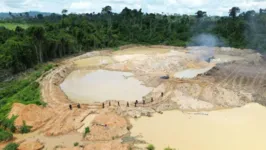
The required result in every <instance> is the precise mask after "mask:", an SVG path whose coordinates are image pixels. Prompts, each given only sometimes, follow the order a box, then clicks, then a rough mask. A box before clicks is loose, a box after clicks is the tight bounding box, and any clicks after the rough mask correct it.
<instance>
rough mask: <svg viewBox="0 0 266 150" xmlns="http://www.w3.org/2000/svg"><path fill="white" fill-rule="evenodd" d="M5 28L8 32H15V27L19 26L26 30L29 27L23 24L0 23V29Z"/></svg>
mask: <svg viewBox="0 0 266 150" xmlns="http://www.w3.org/2000/svg"><path fill="white" fill-rule="evenodd" d="M1 26H2V27H5V28H7V29H9V30H15V29H16V27H17V26H20V27H21V28H23V29H27V28H28V27H29V26H31V25H29V24H23V23H0V27H1Z"/></svg>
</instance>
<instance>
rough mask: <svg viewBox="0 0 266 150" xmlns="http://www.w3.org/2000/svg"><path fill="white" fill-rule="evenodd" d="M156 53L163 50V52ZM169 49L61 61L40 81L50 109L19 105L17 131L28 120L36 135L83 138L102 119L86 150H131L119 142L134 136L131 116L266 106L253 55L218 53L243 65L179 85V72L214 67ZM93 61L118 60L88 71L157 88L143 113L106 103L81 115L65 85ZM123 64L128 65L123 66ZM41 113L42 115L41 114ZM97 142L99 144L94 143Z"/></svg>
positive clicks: (232, 65) (85, 106) (260, 69)
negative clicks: (124, 75) (122, 75)
mask: <svg viewBox="0 0 266 150" xmlns="http://www.w3.org/2000/svg"><path fill="white" fill-rule="evenodd" d="M154 47H157V48H161V47H162V46H153V48H154ZM125 48H127V47H125ZM163 48H164V49H167V48H168V49H170V48H171V49H175V51H173V52H171V53H168V51H166V50H162V51H160V53H158V54H155V55H154V53H149V52H148V53H147V52H143V53H141V52H139V53H141V54H139V55H136V56H137V57H135V56H134V57H131V56H129V55H131V54H132V51H130V50H128V52H127V51H118V52H115V53H114V54H112V53H111V51H101V52H91V53H87V54H84V55H82V56H78V57H75V58H70V59H67V60H63V61H60V62H59V66H58V67H57V68H55V69H54V70H52V71H51V72H50V73H49V74H47V75H46V76H44V77H43V78H42V79H41V81H40V82H41V92H42V99H43V101H44V102H46V103H47V106H46V107H45V108H40V107H38V106H32V105H28V106H24V105H20V104H15V105H14V106H13V109H12V111H11V114H18V115H19V118H18V119H17V120H16V125H18V126H20V125H21V124H22V121H23V120H25V121H26V122H27V123H28V125H31V126H33V129H34V130H37V131H38V132H41V133H43V134H44V135H47V136H58V135H64V134H68V133H70V132H73V131H74V132H77V130H78V129H80V128H81V127H82V126H83V124H84V123H83V122H82V121H83V120H84V119H86V117H87V116H88V115H90V114H96V117H95V118H94V120H93V121H92V124H94V126H91V134H90V135H88V136H86V137H85V139H84V140H85V141H87V143H86V146H85V148H84V149H86V148H87V149H102V148H101V147H102V146H103V145H105V146H104V147H109V148H110V149H113V150H117V149H127V148H128V147H129V146H130V144H132V143H128V144H121V143H120V142H118V141H119V139H121V138H122V137H124V136H127V135H129V134H130V132H129V131H128V129H129V128H130V123H129V122H128V120H127V117H126V116H131V117H140V116H143V115H146V116H150V115H151V114H152V113H155V112H161V111H164V110H171V109H180V110H186V111H201V110H215V109H221V108H231V107H238V106H243V105H244V104H246V103H249V102H254V101H255V102H259V103H261V104H265V105H266V101H265V100H264V99H265V97H266V93H265V88H266V86H265V85H266V81H265V79H264V76H265V74H266V71H265V69H266V67H265V65H263V64H261V61H262V60H260V57H259V56H256V55H255V54H254V53H252V52H250V51H249V50H243V51H242V52H239V50H236V49H229V48H221V49H219V48H216V49H215V51H216V53H217V54H223V55H224V54H226V55H230V56H235V55H237V56H239V57H241V58H243V59H238V60H237V61H235V60H232V61H231V60H230V61H229V62H226V63H221V64H219V65H217V66H216V67H215V68H213V69H211V70H210V71H208V72H206V73H205V74H203V75H200V76H198V77H196V78H194V79H176V78H172V75H173V74H174V73H175V72H177V71H180V70H182V69H186V68H201V67H205V66H208V65H209V64H208V63H206V62H198V60H196V59H195V57H194V56H193V55H189V56H187V55H188V54H187V50H186V49H184V48H174V47H165V46H163ZM141 49H145V51H147V50H146V49H147V48H145V47H141ZM121 55H122V56H123V55H127V56H126V59H124V58H122V57H121ZM93 56H107V57H112V59H113V60H115V61H114V62H113V61H108V62H103V63H102V62H100V64H98V63H96V64H95V65H93V66H88V67H85V68H86V69H95V68H96V69H97V68H102V69H110V70H119V71H131V72H134V73H135V76H136V78H138V79H139V80H141V81H143V83H144V84H145V85H147V86H151V87H153V88H154V89H153V91H152V92H151V93H150V94H148V95H147V96H146V97H145V98H146V99H147V100H146V105H145V106H143V105H139V107H137V108H134V107H133V106H134V104H133V103H131V104H130V106H131V107H130V108H126V107H125V105H124V106H122V107H116V106H112V107H109V108H107V109H102V108H101V107H102V105H101V103H93V104H82V105H81V109H78V108H77V106H76V104H75V103H73V102H71V101H70V100H69V99H68V98H67V97H66V96H65V94H64V92H63V91H62V90H61V89H60V87H59V85H60V84H61V83H62V82H63V81H64V79H65V77H66V76H67V75H68V74H69V73H70V72H71V71H73V70H74V69H82V68H84V66H80V67H77V65H75V61H76V60H80V59H84V58H90V57H93ZM116 56H119V57H116ZM177 58H178V59H177ZM254 58H256V59H254ZM118 59H123V60H121V61H119V60H118ZM108 60H109V58H108ZM226 61H228V60H226ZM227 63H228V64H227ZM165 74H170V75H171V78H170V80H162V79H159V76H160V75H165ZM161 92H164V93H165V94H164V97H161V96H160V94H161ZM151 97H153V98H154V102H150V101H149V100H150V98H151ZM69 104H72V105H73V106H74V107H73V110H72V111H71V110H69V108H68V105H69ZM39 111H41V112H42V114H38V113H37V112H39ZM11 114H10V115H11ZM36 114H37V115H36ZM117 114H118V115H117ZM33 118H34V119H33ZM109 118H113V120H109ZM95 124H98V125H95ZM105 124H107V125H108V127H109V129H108V130H107V129H105V128H104V127H103V126H101V125H105ZM17 141H19V139H18V140H17ZM91 141H94V143H93V144H92V143H90V142H91ZM96 141H97V142H96ZM41 142H44V145H45V144H49V143H45V141H41ZM69 142H73V141H69ZM75 142H76V141H75ZM107 149H108V148H107Z"/></svg>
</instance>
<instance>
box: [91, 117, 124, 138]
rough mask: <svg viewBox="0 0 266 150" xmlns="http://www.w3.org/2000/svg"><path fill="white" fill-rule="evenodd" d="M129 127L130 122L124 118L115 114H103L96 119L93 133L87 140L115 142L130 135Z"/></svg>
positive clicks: (92, 127) (92, 128)
mask: <svg viewBox="0 0 266 150" xmlns="http://www.w3.org/2000/svg"><path fill="white" fill-rule="evenodd" d="M105 125H106V126H105ZM127 126H128V122H127V120H126V119H125V118H124V117H121V116H119V115H117V114H115V113H101V114H99V115H97V116H96V117H95V118H94V120H93V122H92V126H91V128H90V130H91V132H90V134H88V135H87V136H86V139H87V140H90V141H107V140H113V139H115V138H119V137H121V136H122V135H125V134H126V133H128V130H127Z"/></svg>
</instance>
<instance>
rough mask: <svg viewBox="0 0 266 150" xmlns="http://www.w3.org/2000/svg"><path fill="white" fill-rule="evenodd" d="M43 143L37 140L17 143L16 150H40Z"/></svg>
mask: <svg viewBox="0 0 266 150" xmlns="http://www.w3.org/2000/svg"><path fill="white" fill-rule="evenodd" d="M43 148H44V145H43V144H42V143H40V142H39V141H27V142H23V143H21V144H20V145H19V147H18V150H41V149H43Z"/></svg>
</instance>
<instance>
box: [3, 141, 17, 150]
mask: <svg viewBox="0 0 266 150" xmlns="http://www.w3.org/2000/svg"><path fill="white" fill-rule="evenodd" d="M18 146H19V145H18V144H17V143H9V144H7V145H6V147H5V148H4V150H17V148H18Z"/></svg>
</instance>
